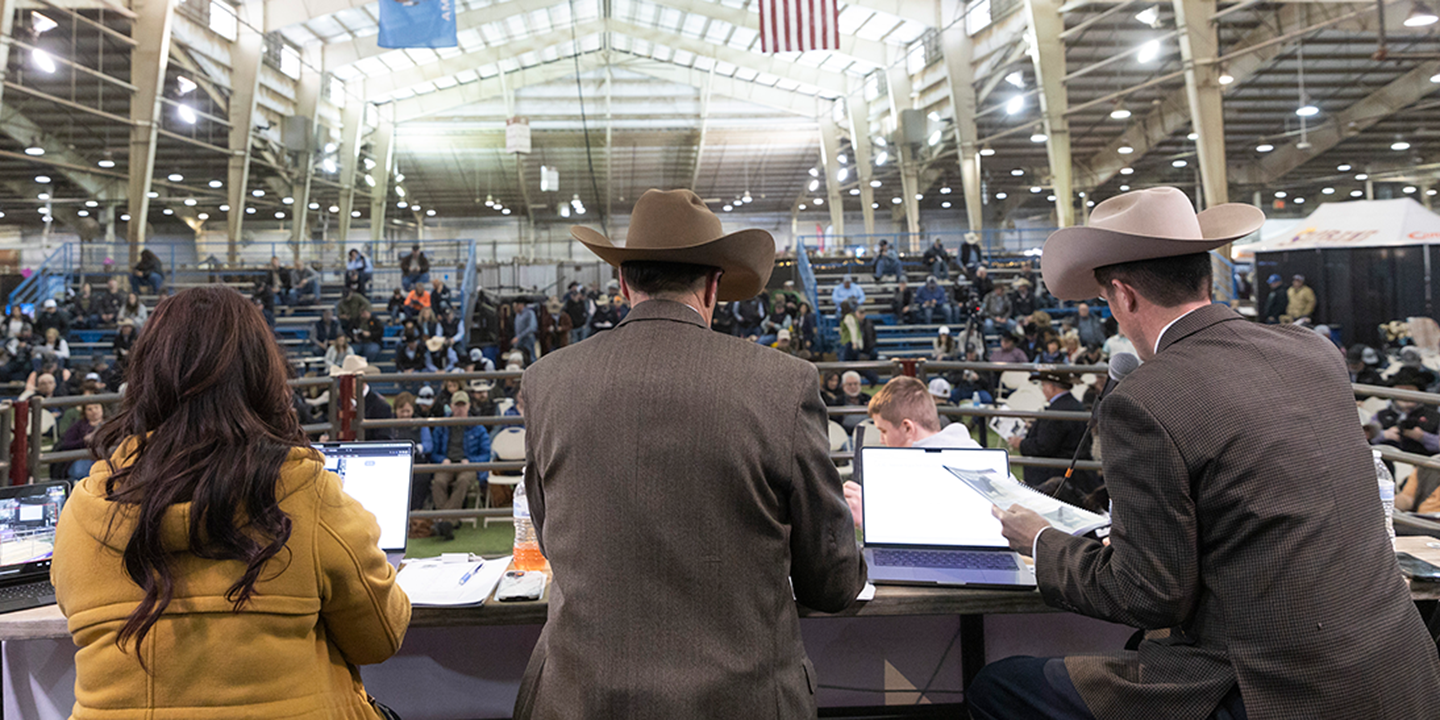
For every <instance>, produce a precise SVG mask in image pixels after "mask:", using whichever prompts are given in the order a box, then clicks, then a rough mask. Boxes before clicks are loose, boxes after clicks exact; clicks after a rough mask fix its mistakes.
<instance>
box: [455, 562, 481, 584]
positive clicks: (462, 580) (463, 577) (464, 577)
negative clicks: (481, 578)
mask: <svg viewBox="0 0 1440 720" xmlns="http://www.w3.org/2000/svg"><path fill="white" fill-rule="evenodd" d="M482 565H483V564H482ZM482 565H476V566H475V567H473V568H470V572H467V573H465V574H464V575H461V576H460V584H461V585H464V584H465V583H467V582H470V578H472V577H475V573H477V572H480V568H481V567H482Z"/></svg>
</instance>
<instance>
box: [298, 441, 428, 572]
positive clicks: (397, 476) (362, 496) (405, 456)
mask: <svg viewBox="0 0 1440 720" xmlns="http://www.w3.org/2000/svg"><path fill="white" fill-rule="evenodd" d="M315 449H316V450H319V451H320V452H321V454H323V455H324V456H325V469H326V470H330V471H332V472H334V473H335V474H337V475H339V476H340V482H341V483H342V484H343V486H344V488H345V492H346V493H347V494H349V495H350V497H353V498H355V499H356V500H358V501H359V502H360V504H361V505H362V506H364V507H365V509H366V510H369V511H370V514H372V515H374V516H375V520H376V522H378V523H379V524H380V549H381V550H384V551H385V557H386V559H388V560H389V561H390V564H391V565H395V566H397V567H398V566H399V565H400V561H401V560H403V559H405V543H406V541H407V539H408V538H409V537H410V471H411V469H412V468H413V466H414V462H415V446H414V445H413V444H411V443H409V442H389V441H375V442H334V443H319V444H317V445H315Z"/></svg>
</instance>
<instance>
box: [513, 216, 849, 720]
mask: <svg viewBox="0 0 1440 720" xmlns="http://www.w3.org/2000/svg"><path fill="white" fill-rule="evenodd" d="M571 233H572V234H573V236H574V237H575V238H576V239H577V240H579V241H580V242H581V243H583V244H584V245H585V246H586V247H587V248H589V249H590V250H591V251H592V252H594V253H595V254H596V255H599V256H600V257H601V258H602V259H604V260H605V261H606V262H608V263H610V264H611V265H615V266H618V267H619V268H620V278H621V285H620V291H621V293H622V294H624V296H625V297H626V298H628V299H629V300H630V302H631V304H632V306H633V309H632V310H631V311H630V313H629V315H628V316H626V318H625V319H624V320H623V321H621V322H620V323H619V324H618V325H616V327H615V328H614V329H612V330H609V331H606V332H602V333H599V334H598V335H594V336H592V337H590V338H588V339H586V340H585V341H584V342H581V343H578V344H576V345H572V346H570V347H567V348H564V349H561V350H558V351H556V352H554V353H552V354H550V355H547V356H545V357H543V358H541V359H540V360H539V361H537V362H536V363H535V364H534V365H531V366H530V367H529V368H528V369H527V370H526V371H525V377H524V384H523V390H522V394H523V395H524V398H523V400H524V406H525V426H526V437H525V456H526V465H525V489H526V493H527V495H528V497H529V501H530V512H531V516H532V518H533V519H534V522H535V527H536V529H537V530H538V532H539V536H540V545H541V548H542V550H544V552H545V555H546V557H548V558H549V560H550V564H551V566H552V568H553V569H554V577H555V580H554V583H553V584H552V586H551V591H550V592H551V597H550V610H549V613H550V614H549V620H548V621H547V622H546V624H545V629H544V631H543V632H542V633H541V636H540V641H539V643H538V644H537V645H536V647H535V654H534V656H533V657H532V658H531V661H530V667H529V668H527V670H526V672H525V678H524V680H523V681H522V683H521V687H520V693H519V697H518V698H517V699H516V705H515V717H516V718H519V719H521V720H524V719H526V718H635V717H655V718H685V719H686V720H695V719H697V718H701V719H703V718H724V719H726V720H731V719H734V718H753V717H776V718H802V717H812V718H813V717H815V715H816V708H815V697H814V694H813V688H814V687H815V684H816V682H817V679H816V677H815V671H814V669H813V667H812V666H811V665H810V661H809V660H808V659H807V658H806V656H805V648H804V645H803V644H802V642H801V639H800V632H799V619H798V617H797V615H796V612H795V601H796V600H799V602H800V603H802V604H804V605H806V606H808V607H812V608H816V609H819V610H826V611H832V612H833V611H837V610H840V609H841V608H844V607H845V606H847V605H849V604H850V603H851V602H852V601H854V599H855V596H856V593H858V592H859V591H860V589H861V587H862V586H863V585H864V583H865V567H864V563H863V561H862V560H861V559H860V553H859V549H858V548H857V547H856V543H855V529H854V525H853V521H852V520H851V516H850V512H849V510H848V508H847V506H846V504H845V500H844V498H843V496H842V493H841V489H840V478H839V476H838V474H837V473H836V470H835V466H834V464H833V463H832V462H831V461H830V459H829V441H828V439H827V431H826V422H827V421H826V416H825V407H824V405H823V404H822V403H821V400H820V385H819V378H818V374H817V373H816V372H815V369H814V366H812V365H810V364H808V363H806V362H804V361H802V360H797V359H795V358H793V357H789V356H787V355H786V354H785V353H778V352H772V351H771V350H770V349H769V348H766V347H764V346H761V345H759V344H757V343H754V342H746V341H745V340H742V339H740V338H736V337H732V336H729V335H723V334H721V333H718V332H714V331H712V330H710V321H711V317H712V315H713V313H714V312H715V305H716V302H717V301H723V300H735V299H741V298H749V297H754V296H755V295H756V294H757V293H759V292H760V291H761V290H763V289H764V287H765V283H766V281H767V280H768V279H769V277H770V271H771V269H772V268H773V267H774V263H775V241H774V239H773V238H771V237H770V234H769V233H767V232H765V231H763V230H741V231H738V232H726V231H725V230H724V229H723V228H722V227H721V224H720V219H719V218H718V217H716V216H715V214H714V213H712V212H711V211H710V210H709V209H708V208H706V207H705V204H704V202H703V201H702V200H701V199H700V198H699V197H697V196H696V195H695V194H694V193H692V192H690V191H689V190H674V191H669V192H661V191H658V190H650V191H647V192H646V193H645V194H644V195H642V196H641V197H640V199H639V200H638V201H637V202H636V203H635V209H634V211H633V212H632V214H631V216H630V226H629V230H628V231H627V233H626V239H625V244H624V245H623V246H620V245H616V244H614V243H612V242H611V241H610V240H609V239H607V238H605V237H604V236H602V235H600V234H599V233H596V232H594V231H593V230H590V229H588V228H584V227H578V226H577V227H574V228H572V229H571ZM598 418H603V419H598ZM792 581H793V587H794V591H793V595H792V591H791V587H792Z"/></svg>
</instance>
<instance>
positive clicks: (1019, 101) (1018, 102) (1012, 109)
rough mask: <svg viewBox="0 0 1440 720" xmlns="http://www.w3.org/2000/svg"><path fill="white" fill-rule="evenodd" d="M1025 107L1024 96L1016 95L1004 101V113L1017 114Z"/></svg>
mask: <svg viewBox="0 0 1440 720" xmlns="http://www.w3.org/2000/svg"><path fill="white" fill-rule="evenodd" d="M1024 109H1025V96H1024V95H1016V96H1015V97H1012V98H1010V99H1009V100H1007V101H1006V102H1005V114H1006V115H1017V114H1019V113H1020V111H1021V110H1024Z"/></svg>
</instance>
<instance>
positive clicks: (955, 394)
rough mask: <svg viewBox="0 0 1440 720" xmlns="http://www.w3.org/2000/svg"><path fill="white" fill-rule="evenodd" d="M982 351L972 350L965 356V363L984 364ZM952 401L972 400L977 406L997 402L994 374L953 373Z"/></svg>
mask: <svg viewBox="0 0 1440 720" xmlns="http://www.w3.org/2000/svg"><path fill="white" fill-rule="evenodd" d="M982 361H983V359H982V358H981V357H980V351H979V350H978V349H977V348H974V347H972V348H970V350H969V352H967V353H966V354H965V362H982ZM949 378H950V401H951V402H954V403H961V402H965V401H966V400H970V401H972V402H976V403H977V404H985V405H988V404H990V403H992V402H994V401H995V394H994V388H995V381H994V374H993V373H988V372H983V373H982V372H977V371H975V370H964V371H961V372H958V373H951V374H950V376H949Z"/></svg>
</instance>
